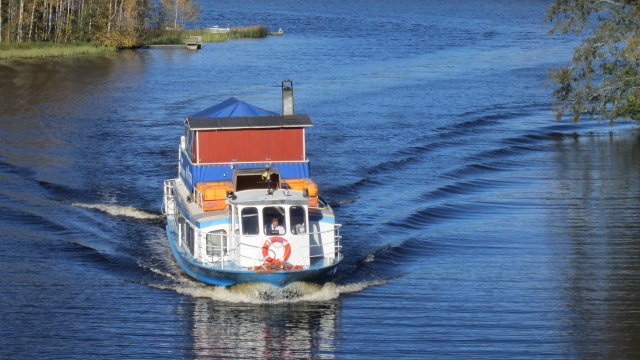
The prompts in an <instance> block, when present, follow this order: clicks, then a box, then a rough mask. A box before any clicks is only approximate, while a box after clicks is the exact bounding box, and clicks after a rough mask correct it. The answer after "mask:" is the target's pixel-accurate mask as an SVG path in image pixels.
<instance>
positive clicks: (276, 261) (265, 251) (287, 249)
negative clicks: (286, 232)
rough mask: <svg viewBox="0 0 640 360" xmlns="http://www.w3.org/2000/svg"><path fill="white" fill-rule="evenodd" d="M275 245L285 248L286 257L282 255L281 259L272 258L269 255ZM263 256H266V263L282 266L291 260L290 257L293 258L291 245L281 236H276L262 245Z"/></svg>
mask: <svg viewBox="0 0 640 360" xmlns="http://www.w3.org/2000/svg"><path fill="white" fill-rule="evenodd" d="M273 243H280V244H282V245H283V246H284V255H282V257H281V258H279V259H275V258H272V257H271V256H270V255H269V247H271V245H272V244H273ZM262 256H264V261H266V262H270V263H272V264H282V263H283V262H286V261H287V260H289V256H291V245H289V242H288V241H287V240H286V239H284V238H281V237H279V236H274V237H272V238H270V239H267V241H265V242H264V245H262Z"/></svg>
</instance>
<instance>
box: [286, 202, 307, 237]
mask: <svg viewBox="0 0 640 360" xmlns="http://www.w3.org/2000/svg"><path fill="white" fill-rule="evenodd" d="M289 219H291V220H290V221H291V232H292V233H293V234H294V235H298V234H306V233H307V224H306V219H307V216H306V211H305V209H304V206H292V207H291V208H290V209H289Z"/></svg>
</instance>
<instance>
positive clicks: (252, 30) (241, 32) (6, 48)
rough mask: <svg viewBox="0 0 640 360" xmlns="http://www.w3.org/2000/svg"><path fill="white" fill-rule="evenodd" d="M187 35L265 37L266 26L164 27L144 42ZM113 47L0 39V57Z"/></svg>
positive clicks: (179, 40)
mask: <svg viewBox="0 0 640 360" xmlns="http://www.w3.org/2000/svg"><path fill="white" fill-rule="evenodd" d="M189 36H202V42H223V41H228V40H231V39H246V38H264V37H266V36H267V28H266V27H264V26H262V25H255V26H246V27H237V28H231V31H229V32H227V33H211V32H209V31H207V30H163V31H157V32H152V33H149V34H147V35H146V36H145V38H144V39H143V43H144V45H183V44H185V41H186V39H187V37H189ZM117 50H118V49H117V48H116V47H107V46H99V45H96V44H93V43H83V42H74V43H56V42H47V41H39V42H23V43H0V60H7V59H15V58H45V57H54V56H71V55H83V54H89V55H96V54H102V53H105V52H113V51H117Z"/></svg>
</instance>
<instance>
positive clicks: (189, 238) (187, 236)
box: [184, 223, 196, 255]
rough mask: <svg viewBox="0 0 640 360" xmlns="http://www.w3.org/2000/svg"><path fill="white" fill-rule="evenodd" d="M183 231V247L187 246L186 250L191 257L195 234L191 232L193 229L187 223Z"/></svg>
mask: <svg viewBox="0 0 640 360" xmlns="http://www.w3.org/2000/svg"><path fill="white" fill-rule="evenodd" d="M184 230H185V231H184V243H185V245H187V248H188V249H189V253H191V255H193V249H194V245H195V238H196V232H195V231H194V230H193V228H192V227H191V226H190V225H189V224H188V223H187V224H185V227H184Z"/></svg>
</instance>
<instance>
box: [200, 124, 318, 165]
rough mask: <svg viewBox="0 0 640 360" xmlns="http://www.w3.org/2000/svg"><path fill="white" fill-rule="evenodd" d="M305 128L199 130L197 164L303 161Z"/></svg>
mask: <svg viewBox="0 0 640 360" xmlns="http://www.w3.org/2000/svg"><path fill="white" fill-rule="evenodd" d="M304 146H305V145H304V129H303V128H271V129H233V130H200V131H196V132H195V138H194V141H193V149H192V150H193V152H192V156H193V159H192V161H193V162H194V163H195V164H212V163H229V162H247V163H251V162H265V161H267V162H283V161H304V160H305V148H304Z"/></svg>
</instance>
